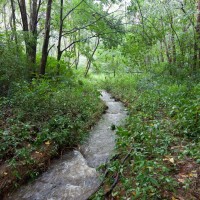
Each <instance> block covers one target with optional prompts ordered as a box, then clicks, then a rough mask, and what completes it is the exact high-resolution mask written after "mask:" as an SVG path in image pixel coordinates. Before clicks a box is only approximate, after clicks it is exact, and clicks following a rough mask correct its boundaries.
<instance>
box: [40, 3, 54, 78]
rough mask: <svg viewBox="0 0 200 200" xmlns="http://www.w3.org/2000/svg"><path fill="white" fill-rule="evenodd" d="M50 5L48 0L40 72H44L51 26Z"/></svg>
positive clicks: (42, 73)
mask: <svg viewBox="0 0 200 200" xmlns="http://www.w3.org/2000/svg"><path fill="white" fill-rule="evenodd" d="M51 6H52V0H48V3H47V11H46V22H45V35H44V42H43V47H42V58H41V65H40V74H41V75H44V74H45V69H46V63H47V57H48V46H49V37H50V36H49V35H50V27H51Z"/></svg>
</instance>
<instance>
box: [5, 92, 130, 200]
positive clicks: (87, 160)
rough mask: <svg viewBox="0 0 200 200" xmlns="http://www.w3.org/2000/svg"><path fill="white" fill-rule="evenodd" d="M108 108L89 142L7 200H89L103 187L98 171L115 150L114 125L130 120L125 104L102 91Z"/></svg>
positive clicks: (56, 162)
mask: <svg viewBox="0 0 200 200" xmlns="http://www.w3.org/2000/svg"><path fill="white" fill-rule="evenodd" d="M101 98H102V100H103V101H104V102H105V103H106V105H107V106H108V109H107V111H106V113H105V114H103V116H102V118H101V119H100V121H99V122H98V124H97V125H96V126H94V127H93V129H92V130H91V133H90V137H89V139H88V140H87V141H86V142H85V144H83V145H82V146H81V147H80V150H79V151H78V150H74V151H71V152H69V153H67V154H65V155H64V156H63V157H62V159H59V160H54V161H53V163H52V164H51V167H50V168H49V169H48V170H47V171H46V172H45V173H43V174H42V175H41V176H40V177H39V178H38V179H36V180H35V181H34V182H33V183H30V184H28V185H26V186H22V187H21V188H20V189H19V190H18V191H16V192H15V193H14V194H12V195H10V196H9V197H8V198H6V199H11V200H24V199H26V200H85V199H87V198H88V197H89V196H91V195H92V194H93V193H94V191H95V190H96V189H97V188H98V186H99V184H100V180H99V174H98V172H97V171H96V168H97V167H98V166H99V165H101V164H103V163H105V162H107V161H108V160H109V156H110V155H111V154H112V152H113V149H114V147H115V137H116V136H115V132H114V131H112V130H111V126H112V125H116V126H119V125H121V124H122V123H123V122H124V119H125V118H126V111H125V108H124V106H123V104H122V103H121V102H116V101H115V100H114V99H112V98H111V96H110V94H108V93H107V92H105V91H102V92H101Z"/></svg>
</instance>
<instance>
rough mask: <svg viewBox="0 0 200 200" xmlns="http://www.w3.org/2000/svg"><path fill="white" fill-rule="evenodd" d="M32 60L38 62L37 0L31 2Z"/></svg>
mask: <svg viewBox="0 0 200 200" xmlns="http://www.w3.org/2000/svg"><path fill="white" fill-rule="evenodd" d="M30 12H31V13H30V25H29V27H30V55H29V57H30V60H31V63H33V64H35V63H36V52H37V21H38V16H37V15H38V12H37V0H34V1H31V3H30Z"/></svg>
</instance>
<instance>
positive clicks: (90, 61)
mask: <svg viewBox="0 0 200 200" xmlns="http://www.w3.org/2000/svg"><path fill="white" fill-rule="evenodd" d="M99 42H100V39H99V37H97V42H96V45H95V48H94V50H93V52H92V56H91V58H89V59H88V63H87V67H86V71H85V77H86V76H87V74H88V72H89V70H90V67H91V63H92V59H93V57H94V54H95V52H96V50H97V48H98V46H99Z"/></svg>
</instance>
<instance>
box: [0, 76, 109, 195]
mask: <svg viewBox="0 0 200 200" xmlns="http://www.w3.org/2000/svg"><path fill="white" fill-rule="evenodd" d="M12 94H13V95H12V97H7V98H5V97H4V98H3V97H2V98H1V99H0V107H1V111H2V112H1V114H0V143H1V145H0V194H1V195H3V194H4V193H5V192H9V191H11V190H12V189H13V188H14V187H16V186H18V185H19V184H21V183H22V182H23V181H24V180H26V179H27V178H28V177H29V178H30V177H31V178H34V177H35V176H37V175H38V174H39V172H40V171H43V170H45V169H46V168H47V167H48V164H49V162H50V159H51V158H52V157H55V156H58V155H59V154H61V153H62V152H63V151H66V150H67V149H69V148H73V147H76V146H77V145H78V144H79V143H80V142H81V141H83V140H84V139H85V138H86V136H87V131H88V129H89V128H90V127H91V126H92V125H93V124H94V123H95V122H96V120H97V119H98V117H99V116H100V115H101V113H102V112H103V111H104V109H105V106H104V104H103V102H102V101H100V99H99V95H100V94H99V92H98V91H97V90H96V89H95V88H94V87H93V86H92V85H91V84H88V83H83V82H82V81H80V80H76V79H75V80H71V82H69V80H68V81H67V80H59V81H58V80H45V79H41V80H40V79H35V80H33V82H32V83H31V84H29V83H26V82H24V83H21V84H17V85H15V87H13V91H12Z"/></svg>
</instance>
